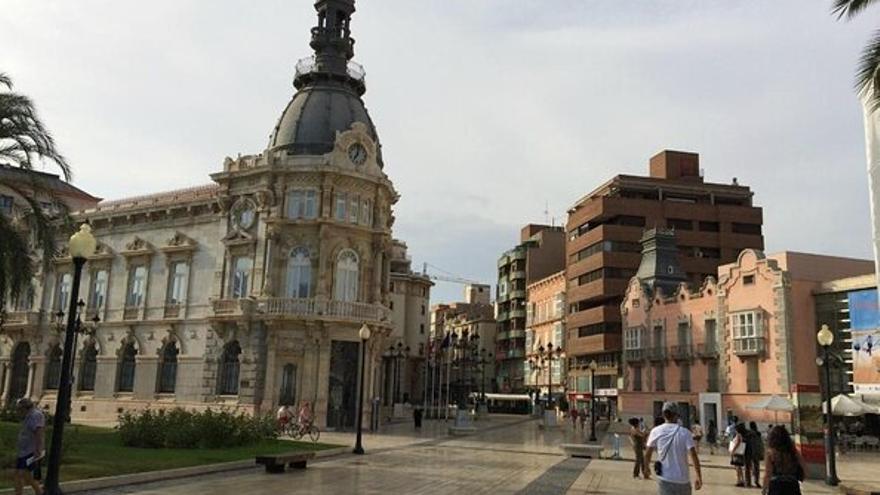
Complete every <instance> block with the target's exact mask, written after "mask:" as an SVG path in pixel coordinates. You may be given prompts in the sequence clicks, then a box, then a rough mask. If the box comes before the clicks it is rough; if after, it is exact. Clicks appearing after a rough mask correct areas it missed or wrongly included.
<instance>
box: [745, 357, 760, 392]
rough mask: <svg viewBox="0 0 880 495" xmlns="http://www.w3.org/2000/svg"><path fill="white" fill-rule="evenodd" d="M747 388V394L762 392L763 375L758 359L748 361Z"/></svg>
mask: <svg viewBox="0 0 880 495" xmlns="http://www.w3.org/2000/svg"><path fill="white" fill-rule="evenodd" d="M746 369H747V371H748V372H747V374H746V386H747V387H748V388H747V392H760V391H761V374H760V370H759V369H758V360H757V359H749V360H748V361H746Z"/></svg>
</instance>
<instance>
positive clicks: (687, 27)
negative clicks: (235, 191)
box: [0, 0, 876, 298]
mask: <svg viewBox="0 0 880 495" xmlns="http://www.w3.org/2000/svg"><path fill="white" fill-rule="evenodd" d="M551 4H552V7H550V5H551ZM357 7H358V12H357V13H356V14H355V17H354V20H353V24H352V25H353V30H354V35H355V37H356V38H357V44H356V58H357V60H358V61H359V62H361V63H363V64H364V65H365V67H366V69H367V84H368V91H367V94H366V95H365V101H366V103H367V106H368V108H369V110H370V112H371V115H372V117H373V119H374V121H375V122H376V124H377V126H378V130H379V133H380V137H381V139H382V143H383V152H384V156H385V162H386V171H387V172H388V174H389V175H390V177H391V178H392V179H393V180H394V182H395V186H396V188H397V189H398V190H399V191H400V192H401V194H402V199H401V201H400V202H399V204H398V205H397V217H398V219H399V221H398V223H397V224H396V225H395V236H396V237H399V238H401V239H403V240H405V241H407V242H408V244H409V246H410V251H411V254H412V255H413V257H414V258H415V259H416V260H417V261H418V260H424V261H428V262H430V263H432V264H435V265H437V266H441V267H442V268H444V269H446V270H449V271H451V272H454V273H457V274H459V275H461V276H464V277H467V278H475V279H479V280H487V281H493V280H492V279H493V277H494V274H495V263H496V260H497V258H498V256H499V255H500V254H501V252H502V251H504V250H505V249H508V248H510V247H512V246H513V245H514V244H515V243H516V242H517V236H518V232H519V227H521V226H522V225H523V224H526V223H529V222H535V221H538V222H540V221H543V220H544V219H545V214H544V210H545V208H547V205H549V210H550V215H551V216H553V217H555V218H557V219H562V218H563V217H564V215H565V211H566V209H567V208H568V207H569V206H570V205H571V204H572V203H573V202H574V201H576V200H577V199H578V198H579V197H581V196H582V195H583V194H585V193H587V192H589V191H590V190H592V189H593V188H595V187H596V186H598V185H599V184H601V183H602V182H604V181H606V180H607V179H609V178H611V177H612V176H613V175H615V174H618V173H628V174H644V173H646V172H647V160H648V158H649V157H650V156H651V155H653V154H654V153H655V152H657V151H659V150H660V149H663V148H673V149H685V150H692V151H697V152H699V153H700V154H701V161H702V166H703V167H704V169H705V171H706V176H707V179H708V180H711V181H717V182H729V181H730V179H731V178H732V177H738V179H739V181H740V182H741V183H743V184H747V185H750V186H751V187H752V188H753V190H754V191H755V203H756V204H758V205H760V206H762V207H763V208H764V218H765V223H766V228H765V236H766V244H767V248H768V250H770V251H775V250H781V249H793V250H799V251H818V252H825V253H834V254H840V255H849V256H864V257H868V256H870V255H871V249H870V243H869V241H870V230H869V222H868V199H867V187H866V177H865V165H864V161H865V158H864V144H863V131H862V128H861V125H862V124H861V114H860V109H859V107H858V103H857V101H856V98H855V96H854V93H853V90H852V80H853V72H854V67H855V63H856V60H857V57H858V55H859V52H860V50H861V48H862V45H863V44H864V43H865V41H866V39H867V38H868V36H869V34H870V32H871V30H872V29H873V28H874V27H875V26H874V24H875V23H874V21H873V19H872V16H871V15H870V13H869V14H868V15H865V16H864V17H863V18H862V19H858V20H856V21H854V22H849V23H844V22H838V21H836V20H835V19H834V18H833V17H832V16H831V15H830V14H829V4H828V2H803V1H798V0H779V1H775V2H761V1H758V0H749V1H741V2H729V1H724V0H657V1H653V2H607V1H598V0H590V1H587V0H558V1H554V2H546V1H545V0H516V1H511V0H481V1H474V0H442V1H441V0H420V1H415V2H414V1H412V0H407V1H404V0H383V1H381V2H358V3H357ZM875 10H876V9H875ZM313 23H314V11H313V9H312V6H311V5H310V2H288V1H282V0H272V1H267V2H259V3H258V4H256V3H254V4H253V5H251V4H248V3H241V2H228V1H213V2H209V1H207V0H186V1H171V0H163V1H155V2H151V3H150V4H149V5H147V4H137V3H129V2H113V1H110V0H81V1H79V2H76V4H75V5H74V4H68V3H64V2H30V1H27V0H11V1H7V2H5V4H4V16H3V17H2V18H0V46H3V47H4V50H3V52H2V53H0V68H2V69H3V70H4V71H7V72H9V73H10V74H11V75H12V76H13V77H14V78H15V81H16V87H17V89H19V90H21V91H23V92H25V93H27V94H29V95H31V96H32V97H34V99H35V100H36V102H37V104H38V106H39V109H40V111H41V114H42V116H43V118H44V119H45V121H46V122H47V124H48V125H49V126H50V128H51V129H52V131H53V132H54V134H55V136H56V138H57V139H58V142H59V143H60V145H61V146H62V150H63V151H64V152H65V153H66V154H67V155H68V156H69V157H70V158H71V160H72V162H73V164H74V167H75V173H76V183H77V185H78V186H80V187H83V188H84V189H87V190H89V191H91V192H93V193H94V194H96V195H99V196H103V197H108V198H114V197H120V196H128V195H134V194H141V193H149V192H155V191H158V190H163V189H171V188H177V187H181V186H186V185H191V184H199V183H203V182H205V181H207V180H208V174H210V173H211V172H214V171H217V170H219V169H220V167H221V163H222V159H223V157H224V156H227V155H230V156H233V155H235V154H237V153H255V152H259V151H261V150H262V149H263V147H264V146H265V145H266V143H267V140H268V135H269V132H270V130H271V129H272V127H273V126H274V124H275V122H276V119H277V118H278V116H279V115H280V112H281V110H282V109H283V108H284V106H285V105H286V103H287V101H288V100H289V98H290V97H291V95H292V93H293V88H292V86H291V77H292V74H293V66H294V63H295V61H296V59H297V58H299V57H303V56H306V55H308V54H309V48H308V36H309V34H308V29H309V28H310V27H311V26H312V25H313ZM437 293H439V294H441V295H442V298H447V297H453V296H454V297H457V293H458V288H455V287H453V288H452V289H445V288H441V287H439V286H438V289H437Z"/></svg>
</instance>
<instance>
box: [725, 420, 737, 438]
mask: <svg viewBox="0 0 880 495" xmlns="http://www.w3.org/2000/svg"><path fill="white" fill-rule="evenodd" d="M737 423H739V418H738V417H736V416H733V417H731V418H730V419H729V420H727V428H725V429H724V439H725V440H726V441H728V442H730V441H732V440H733V437H735V436H736V424H737Z"/></svg>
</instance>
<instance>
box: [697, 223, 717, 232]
mask: <svg viewBox="0 0 880 495" xmlns="http://www.w3.org/2000/svg"><path fill="white" fill-rule="evenodd" d="M699 227H700V230H701V231H702V232H719V231H720V230H721V227H720V226H719V225H718V222H700V225H699Z"/></svg>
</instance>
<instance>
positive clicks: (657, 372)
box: [654, 364, 666, 392]
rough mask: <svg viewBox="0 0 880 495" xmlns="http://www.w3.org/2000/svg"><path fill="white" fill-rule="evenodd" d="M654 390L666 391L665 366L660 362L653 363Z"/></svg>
mask: <svg viewBox="0 0 880 495" xmlns="http://www.w3.org/2000/svg"><path fill="white" fill-rule="evenodd" d="M654 391H655V392H665V391H666V368H665V367H664V366H663V365H662V364H657V365H654Z"/></svg>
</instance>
